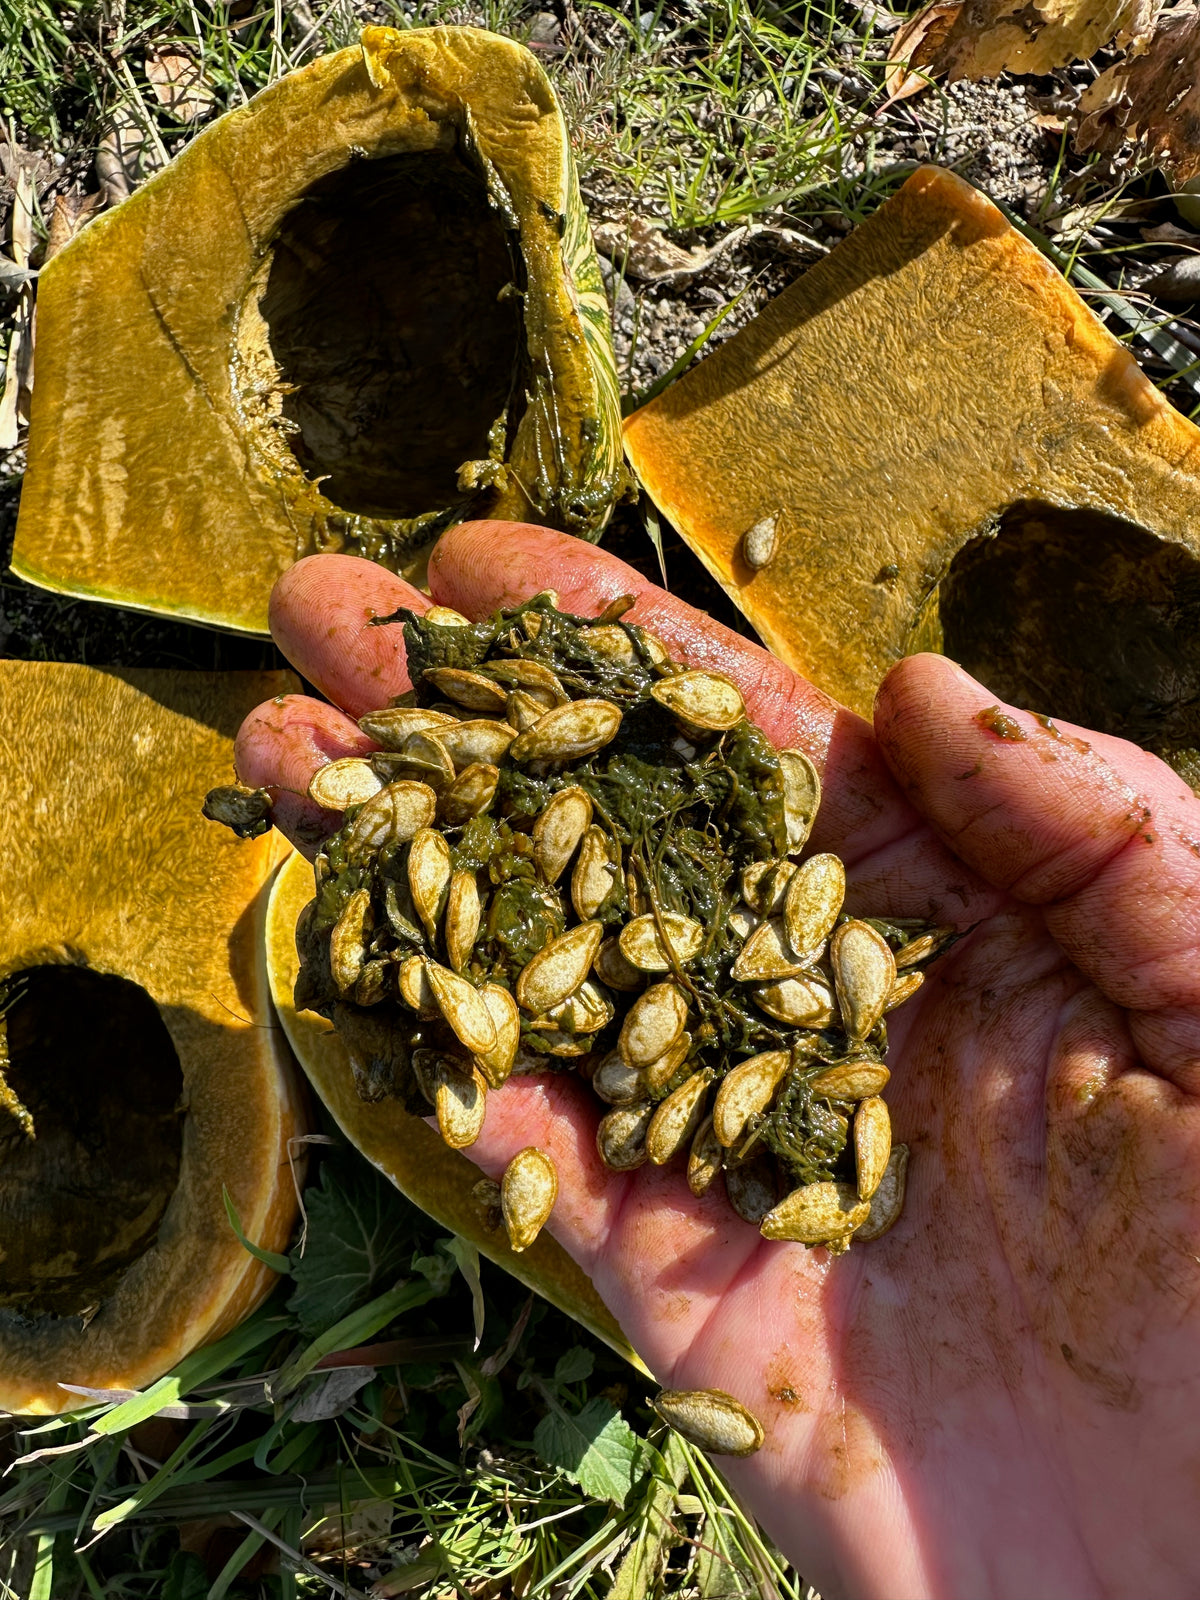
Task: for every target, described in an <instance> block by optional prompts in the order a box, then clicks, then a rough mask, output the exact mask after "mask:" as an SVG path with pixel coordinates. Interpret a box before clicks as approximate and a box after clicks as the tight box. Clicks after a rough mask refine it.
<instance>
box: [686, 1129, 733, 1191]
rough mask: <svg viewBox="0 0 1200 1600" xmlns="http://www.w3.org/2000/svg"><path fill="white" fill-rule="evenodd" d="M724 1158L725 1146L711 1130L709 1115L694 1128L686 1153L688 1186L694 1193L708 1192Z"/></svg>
mask: <svg viewBox="0 0 1200 1600" xmlns="http://www.w3.org/2000/svg"><path fill="white" fill-rule="evenodd" d="M724 1159H725V1147H724V1145H722V1143H721V1141H720V1140H719V1139H718V1138H717V1136H716V1134H715V1132H714V1131H713V1119H712V1116H711V1115H709V1116H707V1117H705V1118H704V1120H703V1121H702V1122H701V1124H700V1126H699V1127H698V1128H697V1129H696V1132H695V1135H694V1137H693V1139H692V1148H691V1152H690V1154H689V1155H688V1168H687V1181H688V1188H689V1189H690V1190H691V1191H692V1193H693V1194H694V1195H697V1196H698V1195H702V1194H707V1193H708V1190H709V1189H710V1188H711V1187H712V1185H713V1183H714V1181H715V1180H716V1178H717V1176H718V1174H719V1173H720V1171H721V1165H722V1163H723V1161H724Z"/></svg>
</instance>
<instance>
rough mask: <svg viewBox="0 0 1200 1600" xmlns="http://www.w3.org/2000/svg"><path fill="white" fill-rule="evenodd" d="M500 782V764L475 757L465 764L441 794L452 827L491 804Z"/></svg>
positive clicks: (444, 810)
mask: <svg viewBox="0 0 1200 1600" xmlns="http://www.w3.org/2000/svg"><path fill="white" fill-rule="evenodd" d="M499 782H500V768H499V767H494V766H492V765H491V763H490V762H487V761H475V762H472V764H471V765H470V766H469V767H466V768H464V770H463V771H462V772H460V773H459V775H458V777H457V778H455V780H454V782H453V783H452V784H451V785H450V787H449V788H448V789H447V790H446V792H445V794H444V795H443V796H442V813H443V815H444V816H445V818H446V821H447V822H448V823H449V825H450V826H451V827H452V828H457V827H460V826H461V825H462V824H463V823H464V822H470V820H471V818H472V817H479V816H482V815H483V813H484V812H485V811H486V810H487V809H488V807H489V806H490V805H491V803H492V801H493V799H494V798H495V794H496V785H497V784H498V783H499Z"/></svg>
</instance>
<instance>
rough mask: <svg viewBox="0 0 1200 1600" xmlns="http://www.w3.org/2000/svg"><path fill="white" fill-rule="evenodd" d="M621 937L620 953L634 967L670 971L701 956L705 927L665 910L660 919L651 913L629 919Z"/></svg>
mask: <svg viewBox="0 0 1200 1600" xmlns="http://www.w3.org/2000/svg"><path fill="white" fill-rule="evenodd" d="M659 921H661V923H662V931H661V932H660V931H659V926H658V924H659ZM619 938H620V942H621V954H622V955H623V956H624V957H625V959H626V961H628V962H629V964H630V965H631V966H634V967H639V968H640V969H641V970H642V971H643V972H668V971H670V969H671V967H672V966H675V965H679V966H682V965H683V964H684V962H687V961H690V960H691V959H692V957H693V956H695V955H699V953H700V949H701V946H702V945H703V944H704V929H703V928H702V927H701V926H700V924H699V923H698V922H695V921H693V919H692V918H691V917H685V916H683V915H682V914H681V913H680V912H678V911H663V912H661V913H660V914H659V917H658V918H657V919H656V918H655V916H654V914H653V913H652V912H647V913H646V915H645V916H641V917H634V918H633V920H632V921H631V922H627V923H626V924H625V926H624V927H623V928H622V929H621V932H620V935H619Z"/></svg>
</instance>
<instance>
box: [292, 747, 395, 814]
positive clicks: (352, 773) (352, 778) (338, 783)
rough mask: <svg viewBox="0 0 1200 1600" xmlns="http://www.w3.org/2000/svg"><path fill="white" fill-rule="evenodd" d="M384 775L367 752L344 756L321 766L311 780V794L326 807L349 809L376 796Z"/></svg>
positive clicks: (330, 809)
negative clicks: (370, 759) (373, 763)
mask: <svg viewBox="0 0 1200 1600" xmlns="http://www.w3.org/2000/svg"><path fill="white" fill-rule="evenodd" d="M382 788H383V779H382V778H380V776H379V774H378V773H377V772H376V771H375V769H374V768H373V767H372V765H371V763H370V761H369V760H368V759H367V757H365V756H342V757H340V758H339V759H338V760H337V761H329V762H326V764H325V765H324V766H323V767H318V768H317V770H316V771H315V772H314V773H313V775H312V777H311V779H310V780H309V784H308V798H309V799H310V800H313V801H315V802H316V804H317V805H319V806H323V807H324V808H325V810H326V811H345V809H346V807H347V806H360V805H362V804H363V803H364V801H367V800H371V799H373V798H374V797H375V796H376V795H377V794H378V793H379V791H380V790H381V789H382Z"/></svg>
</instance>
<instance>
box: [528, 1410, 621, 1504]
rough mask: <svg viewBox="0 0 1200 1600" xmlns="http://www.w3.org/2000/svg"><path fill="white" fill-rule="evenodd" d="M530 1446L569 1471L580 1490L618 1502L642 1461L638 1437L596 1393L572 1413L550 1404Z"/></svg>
mask: <svg viewBox="0 0 1200 1600" xmlns="http://www.w3.org/2000/svg"><path fill="white" fill-rule="evenodd" d="M533 1446H534V1449H535V1450H536V1451H537V1452H538V1454H539V1455H540V1456H541V1458H542V1460H543V1461H547V1462H549V1464H550V1465H551V1466H552V1467H562V1468H563V1470H564V1471H565V1472H568V1473H570V1475H571V1477H573V1478H574V1479H575V1481H576V1483H578V1485H579V1487H580V1488H581V1489H582V1490H583V1492H584V1494H587V1495H591V1496H592V1498H593V1499H596V1500H615V1501H616V1502H617V1503H618V1504H619V1503H620V1502H622V1501H623V1500H624V1499H625V1496H626V1495H627V1494H628V1493H629V1491H630V1489H631V1488H632V1487H633V1485H634V1484H635V1483H636V1482H637V1480H638V1479H639V1477H641V1475H642V1472H643V1470H644V1469H645V1465H646V1458H645V1449H644V1447H643V1444H642V1441H641V1440H640V1439H639V1438H638V1436H637V1434H636V1433H634V1431H633V1429H632V1428H631V1427H630V1426H629V1424H628V1423H627V1422H626V1421H625V1420H624V1418H623V1417H622V1416H621V1414H620V1412H619V1411H617V1410H616V1408H615V1407H614V1406H613V1405H612V1404H611V1403H610V1402H609V1401H608V1400H605V1399H603V1398H601V1397H600V1396H599V1395H597V1396H596V1398H595V1399H593V1400H589V1401H588V1403H587V1405H585V1406H584V1408H583V1410H582V1411H580V1412H578V1413H577V1414H576V1415H574V1416H571V1415H569V1414H568V1413H567V1412H566V1411H564V1410H563V1408H562V1407H561V1406H560V1405H556V1404H553V1403H552V1404H551V1409H550V1411H549V1412H548V1413H547V1415H546V1416H544V1417H543V1418H542V1420H541V1421H540V1422H539V1423H538V1425H537V1427H536V1428H535V1429H534V1433H533Z"/></svg>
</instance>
